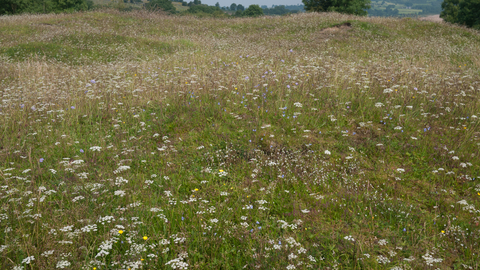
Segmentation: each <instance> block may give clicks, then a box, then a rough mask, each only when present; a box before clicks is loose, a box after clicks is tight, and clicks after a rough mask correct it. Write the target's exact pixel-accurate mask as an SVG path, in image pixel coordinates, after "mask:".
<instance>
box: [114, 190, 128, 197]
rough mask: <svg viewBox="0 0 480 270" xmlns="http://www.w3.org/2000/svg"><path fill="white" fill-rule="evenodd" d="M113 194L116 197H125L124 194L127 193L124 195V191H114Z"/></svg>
mask: <svg viewBox="0 0 480 270" xmlns="http://www.w3.org/2000/svg"><path fill="white" fill-rule="evenodd" d="M114 194H115V195H116V196H120V197H123V196H125V194H127V193H125V191H123V190H116V191H115V193H114Z"/></svg>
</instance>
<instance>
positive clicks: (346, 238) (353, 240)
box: [343, 235, 355, 242]
mask: <svg viewBox="0 0 480 270" xmlns="http://www.w3.org/2000/svg"><path fill="white" fill-rule="evenodd" d="M343 239H345V240H348V241H352V242H355V239H353V237H352V236H351V235H347V236H345V237H344V238H343Z"/></svg>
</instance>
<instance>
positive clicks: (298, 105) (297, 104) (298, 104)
mask: <svg viewBox="0 0 480 270" xmlns="http://www.w3.org/2000/svg"><path fill="white" fill-rule="evenodd" d="M293 105H295V107H299V108H301V107H302V106H303V105H302V103H300V102H295V103H293Z"/></svg>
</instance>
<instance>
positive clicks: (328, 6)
mask: <svg viewBox="0 0 480 270" xmlns="http://www.w3.org/2000/svg"><path fill="white" fill-rule="evenodd" d="M123 1H124V2H131V3H142V0H123ZM174 1H178V2H182V5H184V6H189V9H188V10H187V12H188V13H204V14H218V15H221V14H224V11H225V10H230V11H235V13H234V14H233V15H234V16H237V17H241V16H248V17H255V16H262V15H265V14H266V15H283V14H287V13H294V11H291V10H288V9H286V8H285V6H275V7H272V8H271V9H269V8H261V7H260V6H259V5H250V6H249V7H248V8H245V7H244V6H243V5H241V4H239V5H237V4H235V3H232V4H231V5H230V6H229V7H228V8H227V7H223V8H220V4H219V3H218V2H217V4H216V5H215V6H208V5H202V3H201V0H193V1H190V2H189V3H187V2H184V1H183V0H174ZM302 2H303V4H304V5H305V6H304V8H305V10H306V11H307V12H339V13H346V14H353V15H361V16H366V15H367V14H368V11H367V10H368V9H370V7H371V6H370V4H371V2H370V0H302ZM93 6H94V4H93V1H92V0H0V15H9V14H19V13H52V12H75V11H85V10H89V9H92V8H93ZM144 6H145V8H146V9H148V10H164V11H167V12H169V13H176V10H175V7H174V6H173V4H172V1H171V0H150V1H149V2H148V3H146V4H144ZM222 9H223V11H222ZM395 14H398V10H397V9H393V8H392V7H390V8H388V7H387V9H386V10H385V11H384V13H383V14H378V15H383V16H385V15H395ZM440 17H441V18H443V19H444V20H445V21H447V22H450V23H457V24H461V25H465V26H467V27H472V28H475V29H479V30H480V0H443V3H442V10H441V13H440Z"/></svg>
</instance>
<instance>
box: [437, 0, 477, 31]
mask: <svg viewBox="0 0 480 270" xmlns="http://www.w3.org/2000/svg"><path fill="white" fill-rule="evenodd" d="M440 18H442V19H444V20H445V21H446V22H449V23H458V24H462V25H465V26H467V27H472V28H475V29H479V30H480V0H444V1H443V3H442V12H441V13H440Z"/></svg>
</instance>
